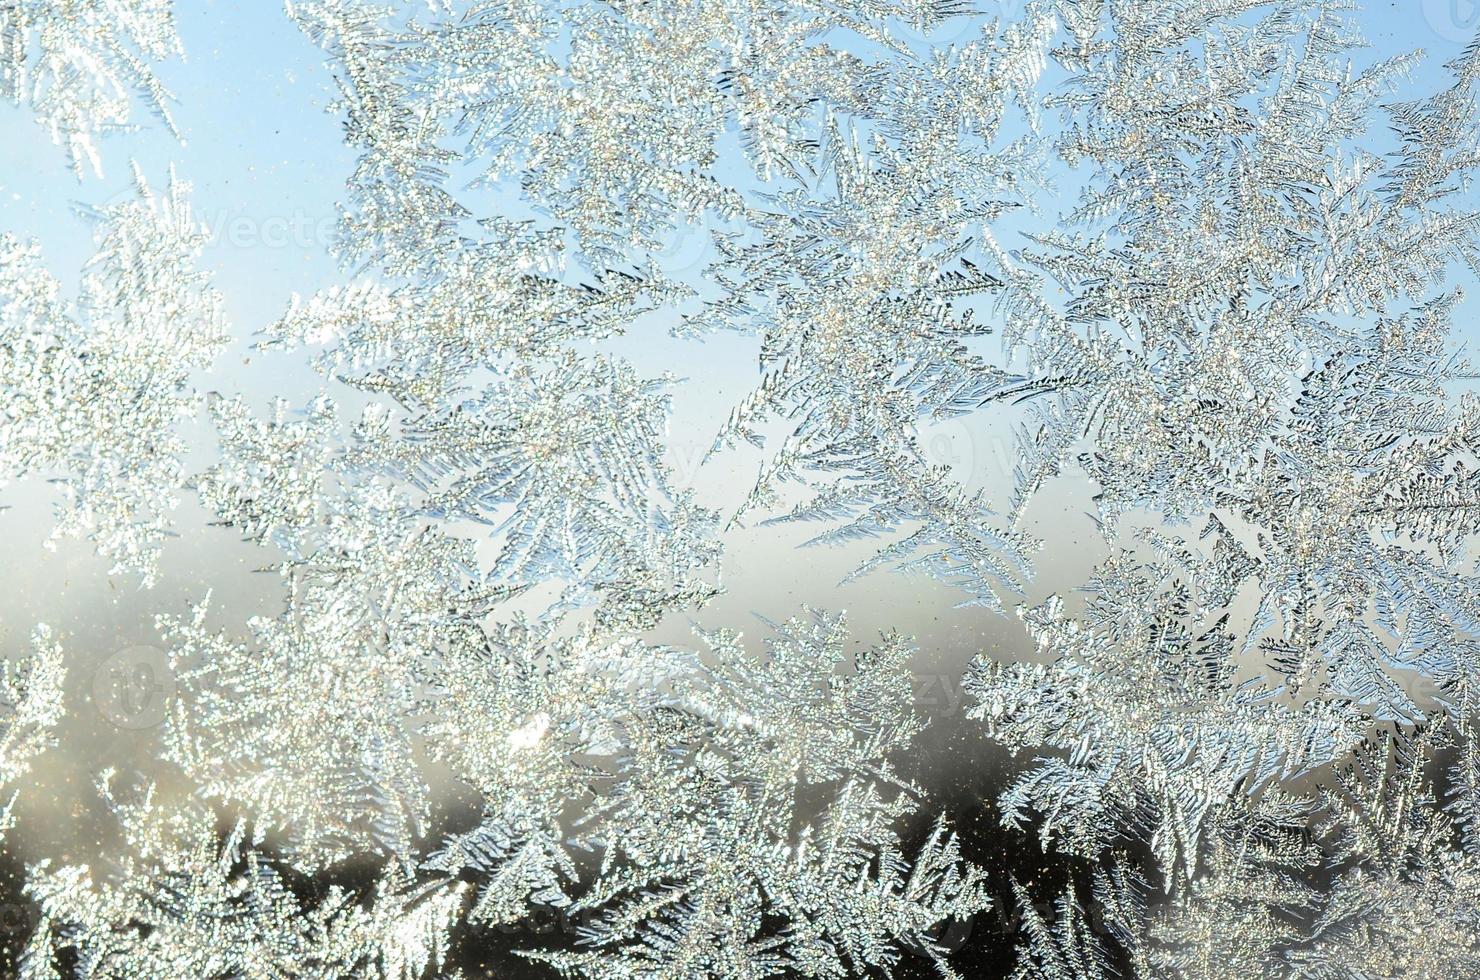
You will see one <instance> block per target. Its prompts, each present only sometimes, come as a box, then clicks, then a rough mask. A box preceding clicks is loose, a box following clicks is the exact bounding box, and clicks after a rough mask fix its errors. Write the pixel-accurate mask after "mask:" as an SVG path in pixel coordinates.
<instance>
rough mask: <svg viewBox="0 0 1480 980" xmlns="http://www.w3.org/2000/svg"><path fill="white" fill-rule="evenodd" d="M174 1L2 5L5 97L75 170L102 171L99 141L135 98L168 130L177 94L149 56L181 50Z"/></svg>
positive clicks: (126, 120)
mask: <svg viewBox="0 0 1480 980" xmlns="http://www.w3.org/2000/svg"><path fill="white" fill-rule="evenodd" d="M183 55H184V52H183V50H182V48H181V46H180V39H179V37H178V36H177V35H176V34H175V23H174V2H173V0H15V2H13V3H7V4H5V6H4V7H0V96H4V97H5V98H7V99H9V100H11V101H12V102H15V103H17V104H21V103H24V104H25V105H27V106H28V107H29V108H30V109H31V111H32V112H33V113H35V115H36V121H37V122H38V123H40V124H41V125H42V126H45V127H46V128H47V130H49V131H50V133H51V140H52V142H53V143H56V144H57V145H59V146H63V147H65V149H66V152H67V159H68V161H69V162H70V163H71V166H72V169H73V171H74V172H75V173H76V174H77V176H78V177H81V176H82V174H83V167H84V164H85V165H86V166H87V167H88V168H89V169H91V170H92V171H93V173H94V174H95V175H98V176H101V175H102V169H103V165H102V160H101V158H100V157H99V154H98V146H97V143H96V140H97V138H98V137H99V136H102V135H104V134H106V133H109V132H112V131H116V130H120V129H126V128H129V127H130V125H131V123H130V120H132V119H133V117H134V114H135V113H134V108H135V104H136V103H137V102H142V103H143V104H145V105H146V106H147V107H148V108H149V110H150V111H152V112H153V113H154V114H155V115H156V116H158V117H159V119H160V120H161V121H162V122H163V123H164V125H165V126H166V127H168V129H169V130H170V132H171V133H173V134H175V135H177V136H178V135H179V134H178V131H177V130H176V129H175V122H174V120H173V118H171V116H170V109H169V106H170V103H171V102H172V101H174V97H173V96H172V95H171V94H170V92H169V90H167V89H166V88H165V87H164V85H163V84H162V83H161V82H160V81H159V79H158V78H156V77H155V75H154V71H153V69H152V68H151V67H150V63H151V62H158V61H163V60H165V59H167V58H170V57H172V56H174V57H183Z"/></svg>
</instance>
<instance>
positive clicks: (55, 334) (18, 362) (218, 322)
mask: <svg viewBox="0 0 1480 980" xmlns="http://www.w3.org/2000/svg"><path fill="white" fill-rule="evenodd" d="M136 177H137V179H138V195H139V196H138V199H137V200H134V201H126V202H123V203H118V204H113V205H110V206H108V207H106V208H102V209H100V210H98V211H96V212H95V213H94V215H93V218H94V220H95V221H96V226H97V234H96V246H97V251H96V252H95V254H94V255H93V257H92V259H91V260H90V261H89V262H88V265H87V268H86V270H85V271H84V274H83V278H82V282H81V287H80V289H79V292H78V297H77V299H76V301H75V302H68V301H66V300H64V299H63V298H62V291H61V285H60V284H59V283H58V282H57V281H56V280H55V279H54V278H52V277H51V275H49V274H48V273H47V272H46V271H45V269H43V268H42V266H41V258H40V249H39V248H38V247H37V246H36V245H35V244H27V243H23V242H20V241H18V240H16V239H15V238H14V237H10V236H7V237H5V238H3V239H0V373H3V375H4V378H5V380H4V381H3V382H0V384H3V391H4V405H3V407H0V467H3V471H4V472H5V473H6V474H7V475H9V476H12V477H14V476H22V475H26V474H31V473H37V474H46V475H49V476H52V477H53V478H54V479H55V480H56V482H57V483H58V485H59V487H60V489H61V493H62V500H61V502H60V503H59V504H58V520H57V525H56V529H55V532H54V535H55V536H63V535H76V536H82V535H86V536H88V537H90V538H91V539H92V540H93V542H94V544H95V546H96V548H97V551H98V553H99V554H101V555H103V556H105V557H107V558H110V559H111V560H112V561H113V562H114V571H123V570H127V571H132V572H137V573H139V574H140V575H141V576H142V578H143V579H144V581H145V582H146V583H148V582H151V581H152V580H153V576H154V570H155V565H156V562H157V558H158V551H159V547H160V545H161V543H162V541H163V539H164V538H165V537H166V536H167V535H168V533H169V520H170V511H171V510H173V509H174V507H175V506H176V504H177V501H178V493H179V488H180V487H181V485H182V484H183V482H184V478H185V474H184V467H183V463H182V462H181V457H182V455H183V454H184V452H185V446H184V443H183V441H182V439H181V438H180V436H179V434H178V432H177V426H178V424H179V423H180V422H181V421H182V420H183V419H184V418H186V417H188V416H189V415H191V414H192V413H193V412H194V411H195V408H196V396H195V392H194V390H193V388H192V387H191V380H192V376H193V374H194V372H195V371H197V370H200V369H204V368H207V367H209V366H210V364H211V362H212V361H213V360H214V358H215V356H216V355H217V353H219V352H220V350H221V349H222V348H223V347H224V346H225V344H226V336H225V323H224V318H223V316H222V312H221V298H220V296H219V295H218V294H217V293H216V291H215V290H214V289H213V288H211V285H210V279H209V277H208V276H207V275H206V274H205V273H202V272H200V271H198V270H197V269H196V267H195V262H196V259H197V258H198V257H199V255H200V251H201V249H202V248H203V246H204V243H205V237H206V236H205V233H204V231H203V230H202V229H201V228H199V227H197V226H196V224H195V223H194V221H193V219H192V217H191V212H190V206H189V204H188V202H187V201H186V194H187V192H188V187H187V186H186V185H184V184H182V183H180V182H178V181H176V180H174V178H173V176H172V177H171V180H170V185H169V187H168V189H167V190H166V191H165V193H164V194H162V195H161V194H156V193H154V192H153V191H151V190H150V189H149V188H148V187H147V186H146V185H145V184H144V181H143V178H142V176H141V175H137V174H136Z"/></svg>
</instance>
